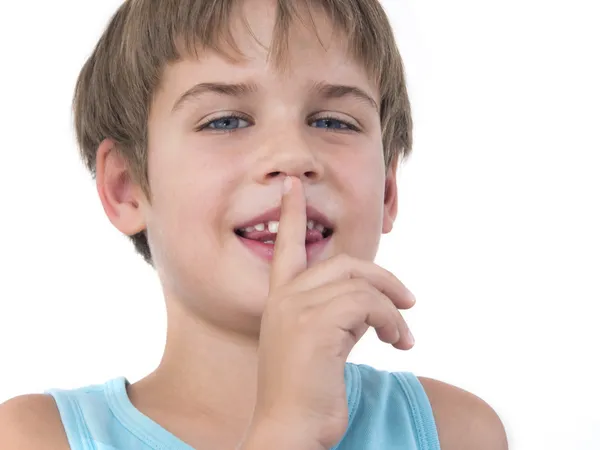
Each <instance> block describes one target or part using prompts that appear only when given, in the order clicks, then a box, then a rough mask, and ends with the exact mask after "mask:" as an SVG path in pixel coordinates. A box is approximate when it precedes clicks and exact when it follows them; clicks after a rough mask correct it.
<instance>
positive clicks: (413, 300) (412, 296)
mask: <svg viewBox="0 0 600 450" xmlns="http://www.w3.org/2000/svg"><path fill="white" fill-rule="evenodd" d="M408 293H409V295H410V299H411V300H412V302H413V305H414V304H415V303H417V297H415V294H413V293H412V292H411V291H408Z"/></svg>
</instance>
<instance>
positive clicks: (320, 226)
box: [317, 223, 325, 233]
mask: <svg viewBox="0 0 600 450" xmlns="http://www.w3.org/2000/svg"><path fill="white" fill-rule="evenodd" d="M317 230H319V231H320V232H321V233H322V232H323V231H325V227H324V226H323V225H321V224H320V223H318V224H317Z"/></svg>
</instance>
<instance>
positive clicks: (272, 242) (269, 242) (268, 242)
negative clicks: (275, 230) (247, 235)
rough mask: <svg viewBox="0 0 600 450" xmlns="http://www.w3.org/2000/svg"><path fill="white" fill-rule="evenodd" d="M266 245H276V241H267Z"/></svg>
mask: <svg viewBox="0 0 600 450" xmlns="http://www.w3.org/2000/svg"><path fill="white" fill-rule="evenodd" d="M265 244H275V241H265Z"/></svg>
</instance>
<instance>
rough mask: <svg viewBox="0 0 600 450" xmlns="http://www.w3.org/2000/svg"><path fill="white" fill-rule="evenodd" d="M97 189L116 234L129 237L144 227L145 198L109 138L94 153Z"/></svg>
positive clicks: (123, 159)
mask: <svg viewBox="0 0 600 450" xmlns="http://www.w3.org/2000/svg"><path fill="white" fill-rule="evenodd" d="M96 189H97V190H98V195H99V196H100V201H101V202H102V207H103V208H104V212H105V213H106V215H107V216H108V219H109V220H110V222H111V223H112V224H113V225H114V226H115V227H116V228H117V229H118V230H119V231H121V232H122V233H123V234H126V235H127V236H132V235H134V234H137V233H139V232H140V231H142V230H144V229H145V228H146V223H145V217H144V214H143V213H144V211H143V206H144V205H145V201H144V199H145V196H144V195H143V193H142V190H141V188H140V187H139V186H138V185H137V184H135V183H134V181H133V177H132V176H131V172H130V170H129V166H128V164H127V161H126V160H125V158H123V157H122V156H121V154H120V153H119V151H118V150H117V147H116V143H115V142H114V141H113V140H111V139H105V140H104V141H102V143H101V144H100V145H99V146H98V151H97V152H96Z"/></svg>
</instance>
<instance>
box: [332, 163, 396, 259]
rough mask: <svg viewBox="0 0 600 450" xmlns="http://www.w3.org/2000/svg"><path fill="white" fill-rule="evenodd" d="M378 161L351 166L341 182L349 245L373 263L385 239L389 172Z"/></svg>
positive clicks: (346, 168)
mask: <svg viewBox="0 0 600 450" xmlns="http://www.w3.org/2000/svg"><path fill="white" fill-rule="evenodd" d="M382 167H383V164H380V162H379V161H378V160H376V159H375V158H371V159H367V158H364V159H362V160H361V161H359V162H357V163H356V164H352V165H350V164H347V165H346V166H345V170H344V173H343V174H341V178H340V180H352V182H351V183H349V182H347V181H342V183H343V192H344V193H345V205H346V206H345V216H346V218H345V220H347V221H348V222H347V223H351V224H352V226H351V227H348V231H349V233H350V236H349V239H350V240H351V242H349V243H348V244H349V245H350V247H351V248H352V249H353V253H355V254H356V255H357V256H359V257H362V258H366V259H373V258H374V257H375V254H376V252H377V247H378V245H379V241H380V239H381V233H382V227H383V203H384V193H385V179H384V173H385V170H384V168H382Z"/></svg>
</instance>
